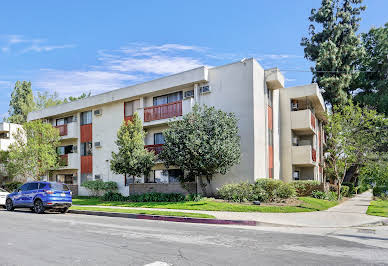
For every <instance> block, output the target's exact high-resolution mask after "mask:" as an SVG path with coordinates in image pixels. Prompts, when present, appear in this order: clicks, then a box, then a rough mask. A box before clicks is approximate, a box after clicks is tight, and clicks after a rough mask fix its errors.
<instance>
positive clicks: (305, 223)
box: [80, 192, 387, 228]
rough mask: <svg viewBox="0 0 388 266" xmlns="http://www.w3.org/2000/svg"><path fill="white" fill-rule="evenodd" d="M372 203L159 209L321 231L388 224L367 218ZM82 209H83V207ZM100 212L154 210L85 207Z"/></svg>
mask: <svg viewBox="0 0 388 266" xmlns="http://www.w3.org/2000/svg"><path fill="white" fill-rule="evenodd" d="M371 200H372V194H371V193H370V192H364V193H363V194H361V195H357V196H355V197H354V198H351V199H349V200H347V201H345V202H343V203H341V204H339V205H337V206H335V207H333V208H330V209H328V210H326V211H319V212H298V213H261V212H224V211H197V210H175V209H174V210H173V209H155V208H152V210H161V211H163V210H164V211H166V210H170V211H176V212H191V213H205V214H210V215H214V216H215V217H216V218H217V219H225V220H252V221H257V222H262V223H267V224H273V225H281V226H302V227H315V228H317V227H320V228H338V227H351V226H361V225H365V224H370V223H376V222H381V221H383V220H387V218H384V217H378V216H370V215H367V214H366V210H367V209H368V206H369V202H370V201H371ZM80 206H81V205H80ZM82 206H83V207H98V208H118V209H133V210H150V208H132V207H114V206H85V205H82Z"/></svg>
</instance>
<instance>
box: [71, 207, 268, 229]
mask: <svg viewBox="0 0 388 266" xmlns="http://www.w3.org/2000/svg"><path fill="white" fill-rule="evenodd" d="M69 213H74V214H84V215H95V216H106V217H120V218H130V219H143V220H158V221H168V222H178V223H202V224H223V225H248V226H256V225H264V223H260V222H256V221H246V220H221V219H211V218H191V217H176V216H162V215H148V214H135V213H122V212H100V211H84V210H69ZM265 225H270V224H265Z"/></svg>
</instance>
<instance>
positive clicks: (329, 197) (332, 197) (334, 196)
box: [326, 191, 338, 201]
mask: <svg viewBox="0 0 388 266" xmlns="http://www.w3.org/2000/svg"><path fill="white" fill-rule="evenodd" d="M337 197H338V195H337V193H336V192H334V191H328V192H327V193H326V199H327V200H330V201H336V200H337Z"/></svg>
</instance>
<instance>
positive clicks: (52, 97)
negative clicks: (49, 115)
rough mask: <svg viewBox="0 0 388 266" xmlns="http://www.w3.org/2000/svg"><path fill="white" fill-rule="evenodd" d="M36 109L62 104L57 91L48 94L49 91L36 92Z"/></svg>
mask: <svg viewBox="0 0 388 266" xmlns="http://www.w3.org/2000/svg"><path fill="white" fill-rule="evenodd" d="M34 100H35V106H36V109H37V110H41V109H44V108H47V107H50V106H55V105H58V104H62V103H63V100H62V99H60V98H59V95H58V93H57V92H54V93H52V94H50V93H49V92H47V91H45V92H37V93H36V96H35V97H34Z"/></svg>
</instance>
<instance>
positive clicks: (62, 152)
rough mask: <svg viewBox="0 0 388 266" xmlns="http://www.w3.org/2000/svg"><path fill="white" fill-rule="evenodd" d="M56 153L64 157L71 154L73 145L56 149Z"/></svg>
mask: <svg viewBox="0 0 388 266" xmlns="http://www.w3.org/2000/svg"><path fill="white" fill-rule="evenodd" d="M57 153H58V155H65V154H69V153H73V145H67V146H60V147H57Z"/></svg>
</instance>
